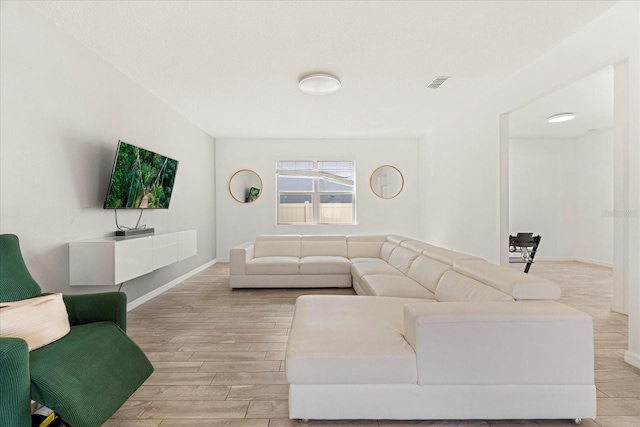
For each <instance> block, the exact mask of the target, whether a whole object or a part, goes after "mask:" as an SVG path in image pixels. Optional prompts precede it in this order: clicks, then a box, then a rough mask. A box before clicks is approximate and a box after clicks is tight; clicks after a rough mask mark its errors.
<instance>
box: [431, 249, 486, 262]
mask: <svg viewBox="0 0 640 427" xmlns="http://www.w3.org/2000/svg"><path fill="white" fill-rule="evenodd" d="M422 255H424V256H427V257H429V258H432V259H435V260H436V261H440V262H443V263H445V264H449V265H453V264H455V263H456V262H457V261H463V260H478V261H483V260H482V259H481V258H478V257H475V256H473V255H468V254H463V253H462V252H456V251H451V250H449V249H445V248H441V247H438V246H433V245H427V247H425V248H424V249H423V250H422Z"/></svg>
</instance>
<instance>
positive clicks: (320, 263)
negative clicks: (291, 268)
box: [299, 256, 351, 274]
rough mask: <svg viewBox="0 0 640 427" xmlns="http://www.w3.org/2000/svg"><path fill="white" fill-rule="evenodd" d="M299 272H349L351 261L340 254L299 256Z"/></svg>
mask: <svg viewBox="0 0 640 427" xmlns="http://www.w3.org/2000/svg"><path fill="white" fill-rule="evenodd" d="M299 267H300V270H299V271H300V274H350V273H351V262H350V261H349V259H348V258H345V257H341V256H305V257H302V258H300V266H299Z"/></svg>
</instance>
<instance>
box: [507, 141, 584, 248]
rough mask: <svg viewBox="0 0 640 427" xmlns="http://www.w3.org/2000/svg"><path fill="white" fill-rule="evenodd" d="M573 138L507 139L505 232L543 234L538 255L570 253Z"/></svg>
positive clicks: (571, 242)
mask: <svg viewBox="0 0 640 427" xmlns="http://www.w3.org/2000/svg"><path fill="white" fill-rule="evenodd" d="M573 162H574V141H573V139H550V138H545V139H536V138H524V139H512V140H511V141H510V144H509V205H510V209H509V234H512V235H515V234H516V233H518V232H533V233H535V234H540V235H541V236H542V242H541V243H540V249H539V252H538V254H537V255H536V259H537V260H565V259H571V258H573V236H574V230H573V222H574V215H575V210H574V174H573V172H574V164H573Z"/></svg>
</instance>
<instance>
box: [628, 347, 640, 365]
mask: <svg viewBox="0 0 640 427" xmlns="http://www.w3.org/2000/svg"><path fill="white" fill-rule="evenodd" d="M624 361H625V362H627V363H628V364H629V365H631V366H635V367H636V368H640V354H636V353H632V352H631V351H629V350H627V351H626V353H625V354H624Z"/></svg>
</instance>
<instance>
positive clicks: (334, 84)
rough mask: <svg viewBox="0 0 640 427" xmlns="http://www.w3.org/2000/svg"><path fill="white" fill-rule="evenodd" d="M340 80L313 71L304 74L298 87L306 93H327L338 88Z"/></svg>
mask: <svg viewBox="0 0 640 427" xmlns="http://www.w3.org/2000/svg"><path fill="white" fill-rule="evenodd" d="M340 86H342V85H341V84H340V80H338V78H337V77H336V76H332V75H331V74H326V73H315V74H309V75H307V76H304V77H303V78H302V79H301V80H300V83H298V87H299V88H300V90H301V91H302V92H304V93H306V94H308V95H329V94H331V93H334V92H335V91H337V90H338V89H340Z"/></svg>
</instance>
